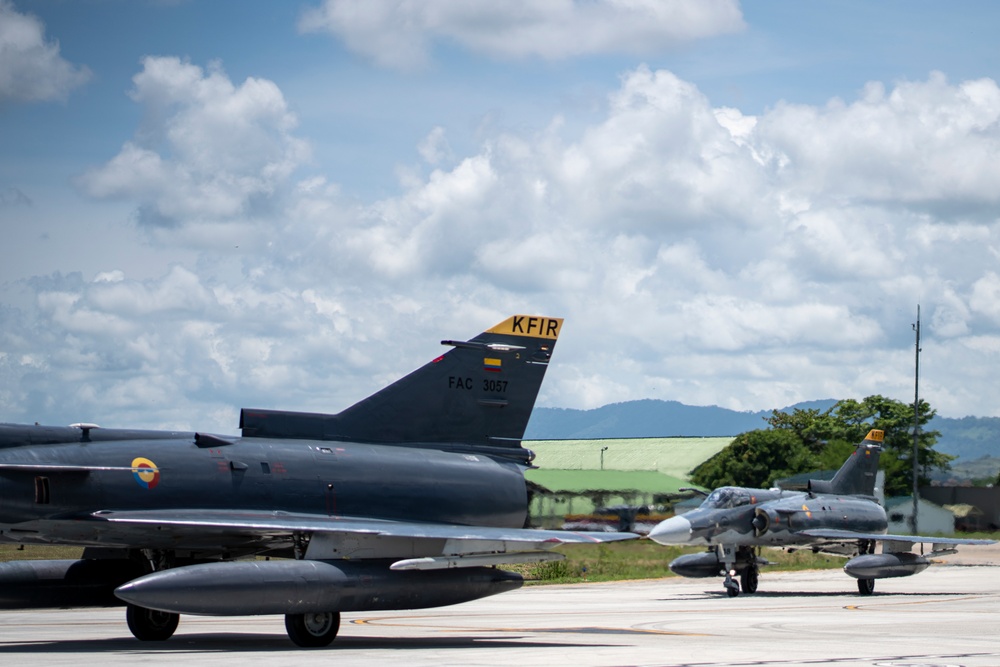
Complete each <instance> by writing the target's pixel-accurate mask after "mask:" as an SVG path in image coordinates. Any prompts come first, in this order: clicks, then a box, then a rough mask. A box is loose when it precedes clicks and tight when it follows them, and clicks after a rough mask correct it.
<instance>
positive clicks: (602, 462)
mask: <svg viewBox="0 0 1000 667" xmlns="http://www.w3.org/2000/svg"><path fill="white" fill-rule="evenodd" d="M606 451H608V446H607V445H605V446H604V447H601V470H604V452H606Z"/></svg>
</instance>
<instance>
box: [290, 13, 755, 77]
mask: <svg viewBox="0 0 1000 667" xmlns="http://www.w3.org/2000/svg"><path fill="white" fill-rule="evenodd" d="M743 27H744V24H743V17H742V14H741V12H740V8H739V3H738V2H737V1H736V0H700V1H699V2H686V1H684V0H548V1H546V2H533V1H532V0H507V1H505V2H464V1H463V0H422V1H420V2H413V1H412V0H325V2H323V4H321V5H320V6H319V7H314V8H312V9H309V10H307V11H306V12H305V13H304V14H303V16H302V18H301V20H300V22H299V28H300V29H301V30H303V31H305V32H318V31H325V32H329V33H331V34H332V35H334V36H335V37H336V38H338V39H340V40H342V41H343V42H344V44H345V46H346V47H347V48H348V49H350V50H351V51H354V52H356V53H358V54H360V55H362V56H364V57H365V58H368V59H371V60H372V61H374V62H375V63H377V64H379V65H381V66H384V67H392V68H399V69H409V68H413V67H420V66H423V65H425V64H426V63H427V62H428V61H429V60H430V57H431V56H430V52H431V50H432V45H433V44H434V43H435V42H442V43H457V44H460V45H461V46H463V47H464V48H466V49H469V50H470V51H474V52H478V53H484V54H486V55H489V56H492V57H499V58H521V57H531V56H533V57H540V58H545V59H550V60H557V59H563V58H570V57H574V56H581V55H593V54H601V53H638V54H644V53H652V52H658V51H662V50H663V49H665V48H669V47H670V46H673V45H676V44H678V43H680V42H685V41H689V40H693V39H698V38H703V37H710V36H713V35H718V34H724V33H731V32H735V31H738V30H741V29H742V28H743Z"/></svg>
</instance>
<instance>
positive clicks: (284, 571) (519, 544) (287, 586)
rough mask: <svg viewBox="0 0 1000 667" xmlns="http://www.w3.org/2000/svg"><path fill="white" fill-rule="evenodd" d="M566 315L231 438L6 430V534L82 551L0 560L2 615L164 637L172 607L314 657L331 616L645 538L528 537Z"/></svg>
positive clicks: (0, 474)
mask: <svg viewBox="0 0 1000 667" xmlns="http://www.w3.org/2000/svg"><path fill="white" fill-rule="evenodd" d="M561 325H562V320H561V319H558V318H549V317H529V316H521V315H518V316H514V317H511V318H509V319H507V320H505V321H504V322H502V323H500V324H498V325H496V326H494V327H493V328H491V329H488V330H487V331H485V332H483V333H481V334H479V335H478V336H476V337H474V338H472V339H471V340H468V341H451V340H446V341H442V343H443V344H444V345H447V346H450V347H451V348H452V349H450V350H449V351H447V352H446V353H445V354H442V355H441V356H439V357H437V358H436V359H434V360H433V361H431V362H430V363H428V364H426V365H425V366H423V367H422V368H420V369H418V370H416V371H414V372H413V373H411V374H409V375H407V376H406V377H404V378H402V379H401V380H398V381H397V382H395V383H393V384H391V385H389V386H388V387H386V388H385V389H382V390H381V391H379V392H377V393H376V394H374V395H372V396H370V397H368V398H366V399H364V400H363V401H361V402H360V403H357V404H356V405H354V406H351V407H350V408H347V409H346V410H344V411H343V412H340V413H338V414H310V413H300V412H281V411H274V410H250V409H244V410H243V411H242V413H241V415H240V428H241V430H242V433H241V436H240V437H237V436H232V437H229V436H220V435H212V434H207V433H201V432H198V433H181V432H158V431H134V430H115V429H102V428H98V427H97V426H96V425H94V424H85V423H81V424H75V425H73V426H72V427H46V426H26V425H11V424H5V425H0V541H5V542H15V543H20V544H65V545H80V546H83V547H85V550H84V552H83V558H82V559H80V560H58V561H18V562H11V563H4V564H0V608H6V609H26V608H42V607H76V606H97V605H115V604H126V603H127V610H126V619H127V622H128V626H129V628H130V630H131V631H132V633H133V634H134V635H135V636H136V637H137V638H139V639H142V640H164V639H167V638H169V637H170V636H171V635H172V634H173V632H174V630H175V629H176V627H177V623H178V615H179V614H205V615H225V616H228V615H255V614H284V615H285V626H286V629H287V631H288V635H289V637H290V638H291V639H292V641H293V642H295V643H296V644H298V645H299V646H304V647H318V646H326V645H327V644H329V643H330V642H331V641H333V639H334V638H335V637H336V634H337V631H338V628H339V625H340V613H341V612H345V611H373V610H386V609H416V608H424V607H434V606H441V605H449V604H455V603H459V602H465V601H468V600H474V599H477V598H480V597H484V596H487V595H493V594H495V593H500V592H503V591H509V590H512V589H515V588H518V587H519V586H521V584H522V579H521V576H520V575H518V574H515V573H512V572H507V571H504V570H501V569H497V568H496V567H495V566H496V565H498V564H504V563H524V562H540V561H547V560H555V559H559V558H562V555H561V554H559V553H556V552H553V551H551V549H552V548H553V547H556V546H558V545H560V544H564V543H573V542H605V541H610V540H620V539H630V538H634V537H637V536H636V535H632V534H627V533H626V534H621V533H587V532H575V533H573V532H562V531H543V530H530V529H527V528H525V525H526V516H527V506H528V490H527V487H526V484H525V479H524V474H523V473H524V470H525V469H527V468H528V467H530V465H531V460H532V458H533V454H532V453H531V452H530V451H529V450H527V449H525V448H523V447H522V446H521V438H522V436H523V434H524V429H525V426H526V425H527V423H528V418H529V417H530V415H531V410H532V406H533V405H534V402H535V397H536V396H537V393H538V390H539V387H540V386H541V382H542V378H543V376H544V374H545V370H546V367H547V366H548V363H549V359H550V357H551V355H552V350H553V348H554V346H555V343H556V339H557V337H558V335H559V330H560V327H561Z"/></svg>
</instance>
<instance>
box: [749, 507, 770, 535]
mask: <svg viewBox="0 0 1000 667" xmlns="http://www.w3.org/2000/svg"><path fill="white" fill-rule="evenodd" d="M751 524H752V525H753V534H754V536H755V537H760V536H761V535H763V534H764V533H766V532H767V531H768V529H769V528H770V527H771V517H770V516H769V514H768V512H767V510H764V509H761V508H759V507H758V508H757V511H756V512H754V517H753V521H752V522H751Z"/></svg>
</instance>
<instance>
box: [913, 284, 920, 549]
mask: <svg viewBox="0 0 1000 667" xmlns="http://www.w3.org/2000/svg"><path fill="white" fill-rule="evenodd" d="M913 330H914V331H915V332H916V334H917V342H916V345H915V346H914V347H915V348H916V353H915V354H916V359H915V364H914V373H913V534H914V535H916V534H917V492H918V491H919V488H918V486H917V480H918V476H917V468H918V458H917V453H918V448H917V443H918V440H919V438H920V304H919V303H918V304H917V322H916V324H914V325H913Z"/></svg>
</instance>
